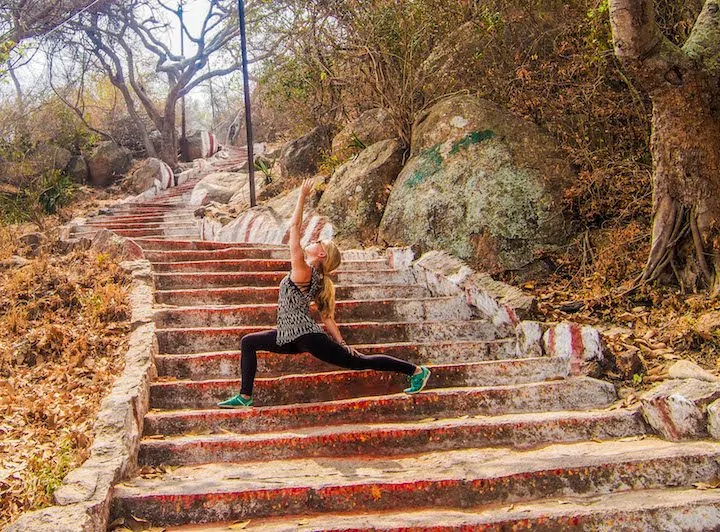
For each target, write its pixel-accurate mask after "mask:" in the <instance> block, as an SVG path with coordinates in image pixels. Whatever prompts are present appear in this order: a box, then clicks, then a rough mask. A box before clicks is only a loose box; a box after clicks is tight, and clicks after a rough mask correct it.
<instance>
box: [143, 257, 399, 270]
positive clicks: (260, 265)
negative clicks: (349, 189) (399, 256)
mask: <svg viewBox="0 0 720 532" xmlns="http://www.w3.org/2000/svg"><path fill="white" fill-rule="evenodd" d="M152 267H153V270H154V271H155V272H157V273H195V272H273V271H275V272H277V271H285V272H288V271H290V260H289V259H287V260H286V259H264V260H263V259H227V260H197V261H184V262H179V261H176V262H154V263H153V265H152ZM387 269H389V266H388V262H387V260H385V259H375V260H352V261H343V262H342V263H341V264H340V268H338V271H344V270H363V271H366V272H373V271H377V270H387Z"/></svg>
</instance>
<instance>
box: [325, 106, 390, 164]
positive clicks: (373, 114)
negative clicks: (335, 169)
mask: <svg viewBox="0 0 720 532" xmlns="http://www.w3.org/2000/svg"><path fill="white" fill-rule="evenodd" d="M396 136H397V133H396V131H395V127H394V124H393V122H392V119H391V117H390V113H389V112H388V111H387V110H386V109H382V108H377V109H370V110H369V111H365V112H364V113H363V114H361V115H360V116H359V117H358V118H356V119H355V120H353V121H352V122H350V123H349V124H348V125H347V126H345V127H344V128H343V129H342V131H340V133H338V134H337V135H336V136H335V138H334V139H333V141H332V154H333V155H335V156H336V157H339V158H340V159H345V158H346V157H348V156H349V155H350V154H351V153H353V152H354V151H356V150H353V139H354V138H355V137H357V139H358V140H360V141H361V142H362V143H363V144H364V145H365V146H370V145H371V144H375V143H377V142H380V141H381V140H387V139H392V138H394V137H396Z"/></svg>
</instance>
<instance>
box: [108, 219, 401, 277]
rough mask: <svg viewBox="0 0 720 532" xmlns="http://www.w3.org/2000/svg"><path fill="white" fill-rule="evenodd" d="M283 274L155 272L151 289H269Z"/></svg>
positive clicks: (359, 273)
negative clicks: (257, 287)
mask: <svg viewBox="0 0 720 532" xmlns="http://www.w3.org/2000/svg"><path fill="white" fill-rule="evenodd" d="M121 232H122V231H121ZM287 274H288V272H287V271H280V272H238V273H228V272H204V273H158V274H155V286H156V287H157V288H158V289H159V290H180V289H183V288H229V287H239V286H273V285H277V284H279V283H280V281H282V280H283V278H284V277H285V276H286V275H287ZM330 277H331V278H332V280H333V281H334V282H336V283H338V284H352V285H359V284H369V285H377V284H412V283H414V282H415V278H414V276H413V274H412V271H410V270H377V271H373V272H372V274H371V275H369V274H368V272H366V271H363V270H355V271H348V270H345V271H337V272H334V273H333V274H332V275H331V276H330Z"/></svg>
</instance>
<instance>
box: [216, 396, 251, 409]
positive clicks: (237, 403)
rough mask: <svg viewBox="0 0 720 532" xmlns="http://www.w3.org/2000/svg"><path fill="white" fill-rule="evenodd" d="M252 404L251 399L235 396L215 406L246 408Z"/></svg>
mask: <svg viewBox="0 0 720 532" xmlns="http://www.w3.org/2000/svg"><path fill="white" fill-rule="evenodd" d="M252 404H253V400H252V397H250V398H247V397H243V396H242V395H236V396H235V397H231V398H230V399H228V400H227V401H223V402H222V403H218V404H217V405H218V406H219V407H220V408H246V407H248V406H252Z"/></svg>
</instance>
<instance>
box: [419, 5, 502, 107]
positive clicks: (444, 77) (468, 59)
mask: <svg viewBox="0 0 720 532" xmlns="http://www.w3.org/2000/svg"><path fill="white" fill-rule="evenodd" d="M491 35H493V33H492V32H488V31H487V27H485V26H484V24H483V23H482V22H481V21H480V20H477V19H476V20H471V21H469V22H466V23H465V24H462V25H461V26H459V27H458V28H456V29H455V30H454V31H451V32H449V33H448V34H447V36H446V37H445V38H444V39H443V40H441V41H440V42H438V43H437V44H436V45H435V46H434V47H433V50H432V52H431V53H430V54H429V55H428V56H427V58H426V59H425V61H423V63H422V65H420V76H422V77H421V79H423V90H424V91H425V92H426V94H428V95H430V97H431V98H433V97H435V96H436V95H440V94H448V93H451V92H454V91H456V90H457V89H459V88H461V86H462V83H463V81H465V82H467V80H470V79H476V78H477V68H478V61H477V60H476V57H477V54H478V50H482V49H484V48H485V47H486V46H487V45H488V40H489V39H491V38H492V37H491Z"/></svg>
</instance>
